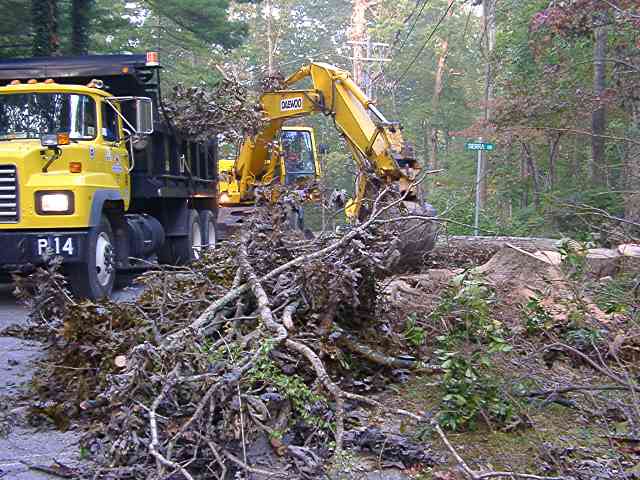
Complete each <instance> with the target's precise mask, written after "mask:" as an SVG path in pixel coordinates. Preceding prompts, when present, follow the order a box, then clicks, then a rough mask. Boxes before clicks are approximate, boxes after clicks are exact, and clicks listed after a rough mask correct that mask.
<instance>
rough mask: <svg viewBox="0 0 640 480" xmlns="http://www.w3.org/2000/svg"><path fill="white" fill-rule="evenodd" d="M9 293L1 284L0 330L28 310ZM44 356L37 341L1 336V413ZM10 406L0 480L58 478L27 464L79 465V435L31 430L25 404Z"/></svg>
mask: <svg viewBox="0 0 640 480" xmlns="http://www.w3.org/2000/svg"><path fill="white" fill-rule="evenodd" d="M11 291H12V286H11V285H6V284H4V285H3V284H0V331H2V330H4V329H5V328H6V327H9V326H11V325H15V324H19V325H20V324H24V323H26V321H27V315H28V312H27V309H26V308H25V307H23V306H21V305H20V304H19V303H18V302H17V301H16V299H15V298H14V297H13V295H12V294H11ZM136 293H137V290H136V289H125V290H121V291H118V292H116V294H115V295H114V296H115V298H116V299H120V300H124V299H130V298H132V297H135V295H136ZM44 355H45V352H44V348H43V345H42V343H40V342H38V341H34V340H24V339H21V338H14V337H3V336H0V413H2V412H3V411H4V410H6V405H5V406H3V405H2V402H5V401H7V399H8V398H15V397H16V396H18V395H19V393H20V392H21V391H22V390H24V388H25V384H26V383H28V382H29V381H30V380H31V377H32V375H33V372H34V361H36V360H38V359H42V358H43V357H44ZM9 404H10V405H11V406H10V407H9V412H10V414H11V418H12V421H11V429H10V431H9V434H8V435H6V436H2V435H0V479H1V480H5V479H7V480H8V479H11V480H44V479H54V478H56V479H59V478H60V477H57V476H51V475H47V474H46V473H41V472H39V471H36V470H33V469H31V468H29V465H41V466H51V465H53V464H54V463H55V462H56V461H58V462H60V463H62V464H64V465H67V466H76V465H78V464H79V462H80V458H79V453H80V447H79V445H78V440H79V437H80V432H78V431H73V430H71V431H67V432H59V431H57V430H54V429H49V428H47V427H45V428H40V429H37V428H34V427H32V426H30V425H28V424H27V422H26V420H25V413H26V409H27V407H26V406H25V405H24V404H21V402H20V401H17V402H15V404H14V402H13V401H9ZM3 407H4V408H3ZM5 413H6V412H5ZM0 433H1V429H0Z"/></svg>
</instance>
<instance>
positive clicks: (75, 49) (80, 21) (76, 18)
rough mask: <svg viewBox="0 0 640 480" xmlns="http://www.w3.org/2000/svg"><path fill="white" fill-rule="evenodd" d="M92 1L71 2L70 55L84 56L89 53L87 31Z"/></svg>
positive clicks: (88, 30)
mask: <svg viewBox="0 0 640 480" xmlns="http://www.w3.org/2000/svg"><path fill="white" fill-rule="evenodd" d="M93 5H94V0H72V3H71V53H72V54H73V55H86V54H87V53H89V40H90V37H91V32H90V29H89V26H90V23H91V19H92V13H93Z"/></svg>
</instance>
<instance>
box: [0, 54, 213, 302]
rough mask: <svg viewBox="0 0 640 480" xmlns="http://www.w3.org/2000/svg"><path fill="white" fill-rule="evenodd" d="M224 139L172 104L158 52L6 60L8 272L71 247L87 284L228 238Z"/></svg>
mask: <svg viewBox="0 0 640 480" xmlns="http://www.w3.org/2000/svg"><path fill="white" fill-rule="evenodd" d="M216 217H217V147H216V139H215V138H214V139H211V141H210V142H206V143H195V142H191V141H189V140H187V139H183V138H180V136H179V135H177V134H176V133H175V129H174V128H173V127H172V125H171V122H170V120H169V119H167V118H165V117H164V115H163V106H162V97H161V94H160V66H159V63H158V58H157V54H154V53H148V54H146V55H95V56H83V57H55V58H32V59H20V60H10V61H2V62H0V272H3V273H4V274H7V273H27V272H29V271H31V270H33V268H34V267H35V266H36V265H38V264H41V263H42V262H43V261H44V259H45V258H46V257H47V256H51V255H57V256H61V257H62V258H63V268H64V270H65V272H66V273H67V274H68V278H69V283H70V286H71V288H72V290H73V291H74V293H75V294H77V295H78V296H81V297H89V298H98V297H104V296H108V295H109V294H110V293H111V291H112V288H113V285H114V281H115V276H116V271H118V270H128V269H132V268H135V267H137V266H140V265H142V264H145V263H148V262H151V261H156V260H159V261H160V262H163V263H169V264H182V263H187V262H189V261H191V260H193V259H194V258H196V257H197V256H198V255H199V254H200V253H201V250H202V249H203V248H208V247H211V246H213V245H214V244H215V240H216V230H215V228H216V227H215V224H216Z"/></svg>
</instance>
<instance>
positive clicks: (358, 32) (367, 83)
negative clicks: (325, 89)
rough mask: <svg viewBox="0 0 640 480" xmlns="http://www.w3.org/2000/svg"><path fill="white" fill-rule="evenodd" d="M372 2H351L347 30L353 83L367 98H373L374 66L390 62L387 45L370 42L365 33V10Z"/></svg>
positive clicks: (369, 37) (364, 0)
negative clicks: (349, 26)
mask: <svg viewBox="0 0 640 480" xmlns="http://www.w3.org/2000/svg"><path fill="white" fill-rule="evenodd" d="M372 4H373V2H372V0H353V12H352V14H351V28H350V29H349V41H348V42H347V45H350V46H351V47H352V52H353V53H352V61H353V81H354V82H355V83H356V84H357V85H358V86H360V88H362V89H364V91H365V93H366V94H367V96H368V97H369V98H373V97H374V94H375V92H374V78H375V76H374V73H373V68H372V67H374V66H375V65H378V66H379V70H381V66H382V63H383V62H390V61H391V59H389V58H386V56H385V53H386V50H387V49H388V48H389V44H387V43H381V42H372V41H371V36H370V35H369V32H367V15H366V13H367V8H368V7H369V6H370V5H372Z"/></svg>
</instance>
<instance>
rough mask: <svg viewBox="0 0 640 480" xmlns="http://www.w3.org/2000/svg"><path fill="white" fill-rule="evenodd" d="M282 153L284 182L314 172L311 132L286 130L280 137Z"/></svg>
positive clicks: (310, 174) (311, 174) (313, 174)
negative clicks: (284, 172)
mask: <svg viewBox="0 0 640 480" xmlns="http://www.w3.org/2000/svg"><path fill="white" fill-rule="evenodd" d="M280 142H281V144H282V150H283V153H284V167H285V171H286V176H287V178H286V183H287V184H288V183H290V182H292V181H294V180H297V179H299V178H303V177H312V176H315V174H316V169H315V158H314V151H313V144H312V142H311V134H310V133H309V132H308V131H304V130H302V131H298V130H287V131H283V132H282V134H281V137H280Z"/></svg>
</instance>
